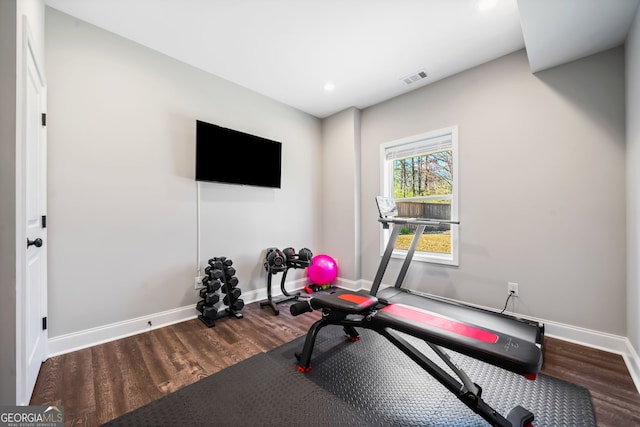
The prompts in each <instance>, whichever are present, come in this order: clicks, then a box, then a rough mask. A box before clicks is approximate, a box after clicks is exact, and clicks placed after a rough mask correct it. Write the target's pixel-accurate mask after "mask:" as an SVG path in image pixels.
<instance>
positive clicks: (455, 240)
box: [380, 125, 460, 266]
mask: <svg viewBox="0 0 640 427" xmlns="http://www.w3.org/2000/svg"><path fill="white" fill-rule="evenodd" d="M447 139H450V141H451V142H450V148H451V151H452V155H453V192H452V193H451V220H452V221H459V219H458V218H459V217H458V205H459V200H458V194H459V187H460V181H459V179H458V170H459V163H458V126H457V125H454V126H449V127H446V128H442V129H438V130H435V131H431V132H425V133H421V134H418V135H413V136H409V137H406V138H402V139H398V140H395V141H390V142H387V143H384V144H381V145H380V178H381V179H380V194H381V195H383V196H385V197H391V198H393V173H392V171H393V166H392V164H393V160H387V153H388V152H390V151H393V150H398V149H403V150H416V152H424V151H425V150H429V148H433V147H437V146H438V145H442V144H444V145H445V146H447V147H448V146H449V143H448V142H447V141H446V140H447ZM443 198H447V197H446V196H445V197H443V196H427V197H420V198H411V199H396V200H429V199H438V200H441V199H443ZM459 227H460V226H459V225H457V224H452V225H451V254H440V253H434V252H423V251H418V250H416V251H415V253H414V256H413V260H415V261H420V262H430V263H435V264H445V265H453V266H459V234H460V232H459ZM380 228H381V231H380V255H382V254H383V253H384V249H385V248H386V246H387V242H388V241H389V236H390V235H391V233H390V230H389V229H386V230H385V229H384V228H382V227H380ZM406 255H407V251H406V250H401V249H394V250H393V254H392V255H391V256H392V257H393V258H402V259H404V258H405V257H406Z"/></svg>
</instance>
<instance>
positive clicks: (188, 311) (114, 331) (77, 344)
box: [47, 279, 306, 357]
mask: <svg viewBox="0 0 640 427" xmlns="http://www.w3.org/2000/svg"><path fill="white" fill-rule="evenodd" d="M305 284H306V280H305V279H298V280H292V281H290V282H287V284H286V287H287V289H291V290H292V291H299V290H301V289H303V288H304V285H305ZM272 296H273V297H274V298H277V297H280V296H282V292H281V291H280V286H279V283H278V287H277V292H276V291H275V289H274V292H272ZM242 299H243V300H244V302H245V303H246V304H249V303H251V302H256V301H262V300H266V299H267V289H266V288H264V289H258V290H254V291H248V292H247V293H246V294H245V293H243V294H242ZM220 309H221V310H224V306H223V305H222V304H221V307H220ZM197 315H198V312H197V311H196V307H195V304H194V305H189V306H185V307H180V308H176V309H173V310H167V311H163V312H160V313H154V314H150V315H148V316H142V317H137V318H135V319H129V320H123V321H122V322H116V323H111V324H109V325H104V326H98V327H95V328H91V329H86V330H84V331H78V332H72V333H70V334H65V335H60V336H57V337H54V338H49V340H48V341H47V357H53V356H58V355H61V354H65V353H70V352H72V351H76V350H81V349H83V348H87V347H92V346H94V345H98V344H102V343H105V342H109V341H114V340H117V339H121V338H125V337H128V336H131V335H136V334H140V333H142V332H147V331H150V330H152V329H157V328H161V327H163V326H169V325H172V324H174V323H179V322H184V321H186V320H191V319H194V318H196V317H197ZM149 322H151V324H152V326H149Z"/></svg>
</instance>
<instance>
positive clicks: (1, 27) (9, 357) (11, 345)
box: [0, 1, 17, 405]
mask: <svg viewBox="0 0 640 427" xmlns="http://www.w3.org/2000/svg"><path fill="white" fill-rule="evenodd" d="M16 43H17V39H16V3H15V2H14V1H1V2H0V200H2V203H0V293H2V298H0V342H2V343H3V345H2V351H1V352H0V405H13V404H15V400H16V387H15V386H16V228H15V226H16V191H15V190H16V179H15V177H16Z"/></svg>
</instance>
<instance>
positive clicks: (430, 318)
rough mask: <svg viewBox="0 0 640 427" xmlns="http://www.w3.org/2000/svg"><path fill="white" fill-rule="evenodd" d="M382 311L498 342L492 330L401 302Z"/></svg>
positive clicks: (467, 335) (457, 332)
mask: <svg viewBox="0 0 640 427" xmlns="http://www.w3.org/2000/svg"><path fill="white" fill-rule="evenodd" d="M380 311H381V312H384V313H388V314H391V315H393V316H398V317H400V318H404V319H407V320H411V321H414V322H418V323H424V324H426V325H429V326H432V327H434V328H438V329H442V330H445V331H448V332H453V333H455V334H458V335H462V336H465V337H469V338H473V339H476V340H478V341H483V342H486V343H490V344H495V343H496V342H498V336H497V335H496V334H494V333H492V332H489V331H486V330H484V329H479V328H476V327H474V326H470V325H467V324H464V323H460V322H456V321H455V320H451V319H448V318H446V317H440V316H437V315H435V314H429V313H426V312H424V311H420V310H415V309H412V308H410V307H407V306H404V305H401V304H390V305H388V306H386V307H384V308H383V309H382V310H380Z"/></svg>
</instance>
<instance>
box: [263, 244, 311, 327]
mask: <svg viewBox="0 0 640 427" xmlns="http://www.w3.org/2000/svg"><path fill="white" fill-rule="evenodd" d="M312 258H313V253H312V252H311V250H309V249H307V248H302V249H300V251H299V252H298V253H296V251H295V249H293V248H291V247H288V248H285V249H284V250H282V251H281V250H280V249H278V248H268V249H267V254H266V256H265V262H264V268H265V270H267V300H266V301H262V302H261V303H260V308H262V307H267V306H268V307H271V309H272V310H273V313H274V314H275V315H276V316H277V315H279V314H280V310H279V309H278V304H281V303H283V302H287V301H292V300H297V299H298V298H299V297H300V292H293V293H290V292H288V291H287V289H286V288H285V281H286V280H287V272H288V271H289V269H291V268H294V269H298V268H307V267H309V266H310V265H311V259H312ZM278 273H282V280H281V281H280V290H281V291H282V295H283V296H282V297H281V298H279V299H274V298H273V295H272V293H271V278H272V276H275V275H276V274H278Z"/></svg>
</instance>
